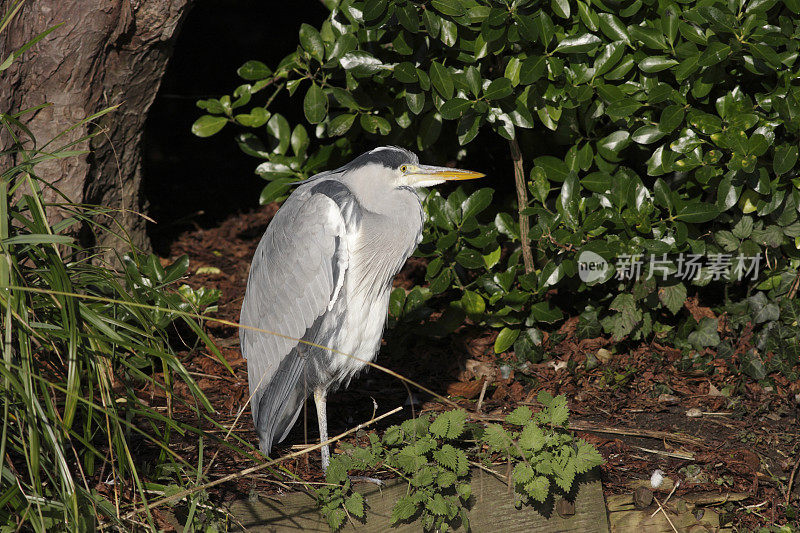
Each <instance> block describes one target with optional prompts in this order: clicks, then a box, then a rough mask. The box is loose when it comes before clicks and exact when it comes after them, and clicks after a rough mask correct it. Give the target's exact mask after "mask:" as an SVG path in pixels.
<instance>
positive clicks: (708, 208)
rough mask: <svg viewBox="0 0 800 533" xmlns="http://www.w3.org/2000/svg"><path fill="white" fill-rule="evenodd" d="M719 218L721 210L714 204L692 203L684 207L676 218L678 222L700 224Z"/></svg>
mask: <svg viewBox="0 0 800 533" xmlns="http://www.w3.org/2000/svg"><path fill="white" fill-rule="evenodd" d="M717 216H719V208H718V207H717V206H716V205H713V204H704V203H701V202H696V203H691V204H688V205H686V206H684V207H683V209H681V210H680V211H678V214H677V215H676V216H675V218H677V219H678V220H682V221H684V222H691V223H695V224H699V223H702V222H708V221H709V220H714V219H715V218H717Z"/></svg>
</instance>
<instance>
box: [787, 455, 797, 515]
mask: <svg viewBox="0 0 800 533" xmlns="http://www.w3.org/2000/svg"><path fill="white" fill-rule="evenodd" d="M798 467H800V455H798V456H797V461H795V462H794V468H792V475H790V476H789V486H788V487H787V488H786V505H789V503H791V499H792V487H793V486H794V479H795V476H796V475H797V468H798Z"/></svg>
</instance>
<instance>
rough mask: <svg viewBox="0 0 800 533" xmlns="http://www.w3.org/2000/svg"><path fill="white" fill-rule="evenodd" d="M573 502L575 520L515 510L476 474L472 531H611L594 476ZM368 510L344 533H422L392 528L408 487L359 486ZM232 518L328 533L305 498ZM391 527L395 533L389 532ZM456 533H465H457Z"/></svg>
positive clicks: (239, 507) (261, 530)
mask: <svg viewBox="0 0 800 533" xmlns="http://www.w3.org/2000/svg"><path fill="white" fill-rule="evenodd" d="M580 479H581V481H580V483H579V484H578V490H577V495H576V497H575V514H574V515H572V516H569V517H566V518H562V517H560V516H559V515H558V513H557V512H556V511H555V509H553V504H552V502H551V503H550V505H549V506H548V507H546V508H543V509H539V510H536V509H534V508H533V507H531V506H523V507H522V508H521V509H516V508H515V507H514V497H513V495H512V494H509V492H508V485H507V484H506V483H504V482H502V481H500V480H499V479H497V478H496V477H494V476H492V475H490V474H487V473H486V472H483V471H481V470H475V471H473V473H472V480H473V481H472V490H473V498H472V500H471V502H472V507H471V509H470V510H469V519H470V526H471V530H472V531H489V532H493V533H500V532H509V533H514V532H517V531H519V532H522V531H525V532H532V533H556V532H558V533H570V532H575V533H578V532H580V533H586V532H598V533H607V532H608V531H609V526H608V519H607V517H606V506H605V500H604V498H603V487H602V484H601V483H600V480H599V478H598V476H597V473H596V472H592V473H590V474H589V475H586V476H583V477H582V478H580ZM356 488H357V490H359V491H360V492H361V493H362V494H363V495H364V497H365V499H366V501H367V503H368V505H369V509H368V510H367V519H366V522H365V523H363V524H362V523H361V522H355V527H354V524H352V523H348V524H347V525H346V526H345V527H344V528H342V531H356V530H357V531H360V532H373V531H374V532H384V531H396V532H398V533H401V532H418V531H420V530H421V528H420V524H419V522H413V523H411V524H406V523H403V524H400V525H399V526H397V527H391V522H390V516H391V511H392V507H393V506H394V503H395V502H396V501H397V499H398V498H399V497H400V496H401V495H403V494H405V492H406V484H405V483H404V482H400V481H391V482H389V484H388V485H387V486H384V487H383V488H378V487H376V486H375V485H373V484H368V483H361V484H358V485H357V487H356ZM228 510H229V512H230V513H231V514H232V515H233V516H234V517H235V519H236V520H238V521H239V522H240V524H241V526H243V527H244V528H245V530H246V531H248V532H252V533H267V532H269V533H272V532H276V533H278V532H283V531H310V532H327V531H329V529H328V524H327V523H326V522H325V520H324V519H323V518H322V516H321V515H320V513H319V511H318V510H317V505H316V502H315V501H314V500H313V499H312V498H311V497H310V496H309V495H307V494H305V493H291V494H284V495H279V496H277V497H259V498H258V499H257V500H256V501H245V500H237V501H234V502H232V503H231V504H230V506H229V508H228ZM390 527H391V529H390ZM457 531H464V528H459V529H458V530H457Z"/></svg>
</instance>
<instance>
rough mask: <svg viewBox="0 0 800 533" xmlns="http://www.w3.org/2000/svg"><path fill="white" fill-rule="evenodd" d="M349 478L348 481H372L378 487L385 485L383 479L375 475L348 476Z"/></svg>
mask: <svg viewBox="0 0 800 533" xmlns="http://www.w3.org/2000/svg"><path fill="white" fill-rule="evenodd" d="M348 477H349V478H350V483H353V484H355V483H374V484H375V485H377V486H379V487H384V486H386V483H384V481H383V480H381V479H378V478H376V477H368V476H348Z"/></svg>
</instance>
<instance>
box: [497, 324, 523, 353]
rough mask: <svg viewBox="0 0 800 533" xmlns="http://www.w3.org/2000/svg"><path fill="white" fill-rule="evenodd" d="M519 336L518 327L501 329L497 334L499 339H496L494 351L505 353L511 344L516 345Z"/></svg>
mask: <svg viewBox="0 0 800 533" xmlns="http://www.w3.org/2000/svg"><path fill="white" fill-rule="evenodd" d="M517 337H519V330H518V329H511V328H503V329H501V330H500V333H499V334H498V335H497V339H495V341H494V353H503V352H505V351H507V350H508V349H509V348H511V346H513V345H514V342H515V341H516V340H517Z"/></svg>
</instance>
